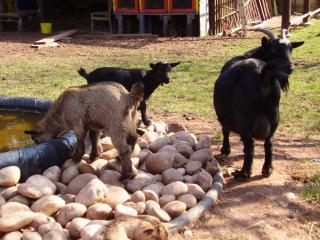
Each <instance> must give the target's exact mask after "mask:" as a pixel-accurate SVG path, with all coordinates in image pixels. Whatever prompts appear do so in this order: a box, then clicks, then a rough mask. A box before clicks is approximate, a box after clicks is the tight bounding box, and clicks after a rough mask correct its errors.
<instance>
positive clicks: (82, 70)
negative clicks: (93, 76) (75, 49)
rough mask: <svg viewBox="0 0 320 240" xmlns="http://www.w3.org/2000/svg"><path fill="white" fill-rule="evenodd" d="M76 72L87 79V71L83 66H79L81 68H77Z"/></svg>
mask: <svg viewBox="0 0 320 240" xmlns="http://www.w3.org/2000/svg"><path fill="white" fill-rule="evenodd" d="M78 73H79V75H80V76H81V77H83V78H85V79H86V80H87V81H88V73H87V71H86V70H85V69H84V68H82V67H81V68H80V69H79V70H78Z"/></svg>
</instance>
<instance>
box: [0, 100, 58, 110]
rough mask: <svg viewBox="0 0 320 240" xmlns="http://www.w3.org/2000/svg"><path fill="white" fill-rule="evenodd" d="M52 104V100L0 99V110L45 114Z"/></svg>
mask: <svg viewBox="0 0 320 240" xmlns="http://www.w3.org/2000/svg"><path fill="white" fill-rule="evenodd" d="M52 103H53V101H52V100H44V99H36V98H22V97H0V108H5V109H18V110H24V111H37V112H46V111H47V110H48V108H49V107H50V106H51V105H52Z"/></svg>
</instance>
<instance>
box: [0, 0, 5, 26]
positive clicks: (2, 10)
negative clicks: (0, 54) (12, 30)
mask: <svg viewBox="0 0 320 240" xmlns="http://www.w3.org/2000/svg"><path fill="white" fill-rule="evenodd" d="M3 12H4V5H3V1H1V0H0V14H1V13H3ZM2 30H3V24H2V21H0V32H2Z"/></svg>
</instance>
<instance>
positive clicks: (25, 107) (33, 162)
mask: <svg viewBox="0 0 320 240" xmlns="http://www.w3.org/2000/svg"><path fill="white" fill-rule="evenodd" d="M52 103H53V101H52V100H42V99H35V98H22V97H0V108H2V109H13V110H22V111H32V112H46V111H47V110H48V109H49V107H50V106H51V105H52ZM76 143H77V138H76V136H75V135H74V133H73V132H72V131H70V132H68V133H66V134H64V135H63V136H61V137H59V138H56V139H51V140H49V141H47V142H45V143H42V144H38V145H35V146H32V147H26V148H18V149H16V150H12V151H9V152H4V153H0V169H1V168H4V167H8V166H17V167H19V168H20V171H21V178H20V181H25V180H26V179H27V178H28V177H30V176H32V175H34V174H42V172H43V171H44V170H46V169H47V168H49V167H52V166H59V167H61V166H62V164H63V163H64V162H65V161H66V160H67V159H68V158H70V156H69V155H70V154H69V153H70V150H71V149H72V147H73V146H74V145H75V144H76Z"/></svg>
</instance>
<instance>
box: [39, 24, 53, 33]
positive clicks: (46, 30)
mask: <svg viewBox="0 0 320 240" xmlns="http://www.w3.org/2000/svg"><path fill="white" fill-rule="evenodd" d="M40 29H41V33H42V34H48V33H51V32H52V23H50V22H43V23H40Z"/></svg>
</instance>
